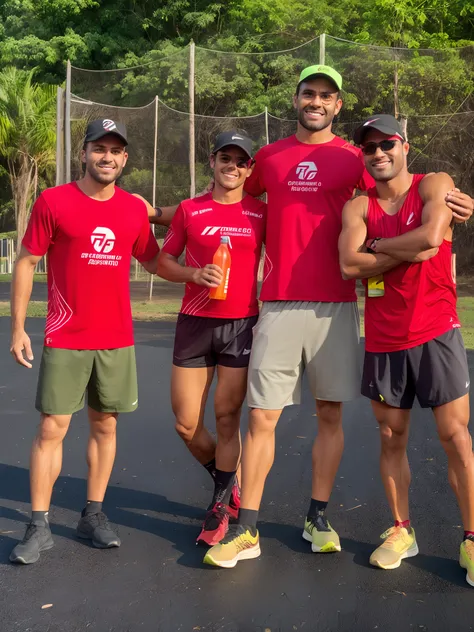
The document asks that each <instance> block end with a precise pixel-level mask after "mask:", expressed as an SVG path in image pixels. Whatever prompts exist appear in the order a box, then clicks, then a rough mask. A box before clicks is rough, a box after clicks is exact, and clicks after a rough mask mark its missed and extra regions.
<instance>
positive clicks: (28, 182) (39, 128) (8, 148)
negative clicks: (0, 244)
mask: <svg viewBox="0 0 474 632" xmlns="http://www.w3.org/2000/svg"><path fill="white" fill-rule="evenodd" d="M34 72H35V71H34V70H32V71H24V70H18V69H17V68H13V67H11V68H5V69H4V70H3V71H2V72H0V156H1V157H2V158H3V160H4V161H5V165H6V168H7V170H8V173H9V176H10V184H11V189H12V196H13V202H14V206H15V221H16V228H17V239H18V241H17V251H18V252H19V249H20V246H21V241H22V239H23V235H24V234H25V231H26V226H27V223H28V216H29V212H30V208H31V204H32V202H33V200H34V198H35V196H36V194H37V189H38V179H39V178H40V177H44V176H45V175H46V174H47V173H48V171H50V170H51V168H52V167H53V165H54V161H55V148H56V131H55V88H54V87H53V86H49V85H40V84H37V83H34V82H33V75H34Z"/></svg>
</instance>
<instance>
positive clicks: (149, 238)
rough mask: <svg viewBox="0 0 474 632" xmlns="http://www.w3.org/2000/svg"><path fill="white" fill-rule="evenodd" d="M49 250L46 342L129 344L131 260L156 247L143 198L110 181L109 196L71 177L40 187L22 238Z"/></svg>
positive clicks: (38, 251)
mask: <svg viewBox="0 0 474 632" xmlns="http://www.w3.org/2000/svg"><path fill="white" fill-rule="evenodd" d="M23 245H24V246H25V248H26V249H27V250H28V251H29V252H30V253H31V254H32V255H36V256H43V255H45V254H46V253H47V255H48V316H47V319H46V328H45V341H44V344H45V345H46V346H48V347H55V348H60V349H118V348H121V347H128V346H130V345H133V327H132V313H131V307H130V283H129V275H130V259H131V256H132V255H133V256H134V257H135V258H136V259H138V261H149V260H151V259H153V257H155V255H156V254H157V253H158V251H159V249H158V245H157V243H156V239H155V238H154V237H153V234H152V232H151V230H150V225H149V222H148V215H147V211H146V207H145V205H144V204H143V202H142V201H140V200H139V199H137V198H135V197H133V196H132V195H130V194H129V193H126V192H125V191H123V190H122V189H119V188H118V187H115V193H114V195H113V197H112V198H111V199H110V200H107V201H106V202H99V201H97V200H94V199H92V198H90V197H88V196H87V195H85V194H84V193H83V192H82V191H81V190H80V189H79V187H78V186H77V184H76V183H70V184H65V185H63V186H59V187H54V188H52V189H47V190H46V191H44V192H43V193H42V194H41V195H40V196H39V198H38V199H37V200H36V202H35V205H34V207H33V211H32V213H31V218H30V221H29V224H28V228H27V230H26V234H25V236H24V238H23Z"/></svg>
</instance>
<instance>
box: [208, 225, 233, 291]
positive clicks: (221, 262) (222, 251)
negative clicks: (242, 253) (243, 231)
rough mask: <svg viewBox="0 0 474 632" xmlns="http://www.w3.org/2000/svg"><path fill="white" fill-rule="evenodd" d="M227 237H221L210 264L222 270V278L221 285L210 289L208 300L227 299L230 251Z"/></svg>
mask: <svg viewBox="0 0 474 632" xmlns="http://www.w3.org/2000/svg"><path fill="white" fill-rule="evenodd" d="M229 243H230V239H229V237H221V243H220V245H219V248H218V249H217V250H216V252H215V254H214V257H213V259H212V263H213V264H214V265H216V266H219V268H220V269H221V270H222V274H223V278H222V281H221V284H220V285H219V286H217V287H213V288H211V291H210V292H209V298H214V299H216V300H218V301H225V299H226V298H227V289H228V287H229V274H230V261H231V259H230V250H229Z"/></svg>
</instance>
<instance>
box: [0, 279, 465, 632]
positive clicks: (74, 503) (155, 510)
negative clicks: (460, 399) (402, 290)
mask: <svg viewBox="0 0 474 632" xmlns="http://www.w3.org/2000/svg"><path fill="white" fill-rule="evenodd" d="M37 285H39V284H37ZM9 327H10V324H9V320H8V319H6V318H3V319H0V343H1V348H2V349H3V354H2V355H1V356H0V406H1V408H0V410H1V412H2V416H1V419H2V441H1V442H0V630H1V632H141V631H143V632H181V631H183V632H194V631H201V632H277V631H278V632H293V631H300V630H304V631H307V632H336V631H337V632H366V631H369V630H379V631H381V632H392V631H393V632H404V631H406V632H412V631H421V630H423V631H430V632H438V631H439V632H446V631H451V630H453V631H454V630H456V632H467V631H473V630H474V589H472V588H470V587H469V586H468V585H467V584H466V582H465V580H464V577H465V573H464V572H463V571H462V570H461V569H460V568H459V566H458V563H457V558H458V550H459V543H460V541H461V539H462V527H461V524H460V517H459V512H458V510H457V507H456V503H455V501H454V498H453V495H452V493H451V491H450V489H449V487H448V483H447V467H446V459H445V456H444V453H443V451H442V449H441V448H440V446H439V444H438V442H437V438H436V433H435V427H434V423H433V420H432V418H431V414H430V412H429V411H421V410H420V409H415V410H414V411H413V423H412V430H411V439H410V450H409V458H410V463H411V466H412V474H413V481H412V495H411V509H412V520H413V522H414V525H415V528H416V531H417V539H418V544H419V548H420V554H419V555H418V556H417V557H414V558H411V559H410V560H406V561H404V562H403V563H402V566H401V567H400V568H399V569H397V570H395V571H382V570H378V569H374V568H371V567H370V566H369V564H368V559H369V555H370V553H371V551H372V550H373V548H374V547H375V546H377V544H378V537H379V535H380V534H381V533H382V532H383V531H384V530H385V529H386V528H387V527H388V526H390V514H389V511H388V508H387V506H386V502H385V499H384V494H383V489H382V485H381V483H380V480H379V475H378V450H379V440H378V429H377V425H376V422H375V420H374V419H373V417H372V414H371V410H370V406H369V404H368V402H367V401H366V400H364V399H363V398H360V399H358V400H357V401H355V402H353V403H351V404H348V405H347V406H346V407H345V412H344V429H345V437H346V447H345V454H344V458H343V462H342V465H341V468H340V471H339V473H338V476H337V484H336V488H335V490H334V493H333V496H332V498H331V502H330V505H329V518H330V520H331V523H332V524H333V526H334V527H335V528H336V529H337V530H338V532H339V534H340V536H341V543H342V547H343V550H342V552H341V553H336V554H328V555H318V554H313V553H311V551H310V545H309V544H308V543H307V542H304V541H303V540H302V538H301V532H302V526H303V522H304V515H305V512H306V510H307V506H308V502H309V497H310V489H311V488H310V484H311V445H312V439H313V437H314V435H315V432H316V426H317V418H316V417H315V412H314V405H313V402H312V400H311V397H310V395H309V392H308V390H307V389H305V393H304V400H303V404H302V405H301V406H300V407H296V406H295V407H290V408H288V409H287V410H286V411H285V412H284V415H283V417H282V419H281V421H280V423H279V426H278V431H277V450H276V460H275V465H274V467H273V470H272V471H271V473H270V476H269V479H268V483H267V486H266V489H265V495H264V500H263V504H262V509H261V514H260V516H261V523H260V527H259V528H260V534H261V546H262V555H261V557H260V558H259V559H257V560H251V561H244V562H240V563H239V564H238V565H237V566H236V568H235V569H232V570H225V569H216V568H211V567H206V566H204V565H203V564H202V557H203V553H204V550H203V549H201V548H198V547H196V546H195V538H196V536H197V535H198V533H199V526H200V523H201V521H202V518H203V515H204V508H205V507H206V506H207V503H208V501H209V497H210V494H211V480H210V477H209V475H208V474H207V472H206V471H205V470H204V469H203V468H202V467H200V466H198V465H197V464H196V463H194V462H193V460H192V458H191V457H190V456H189V454H188V453H187V451H186V449H185V448H184V446H183V445H182V444H181V442H180V441H179V440H178V438H177V436H176V435H175V432H174V429H173V416H172V412H171V407H170V398H169V381H170V367H171V357H172V345H173V330H174V325H173V324H172V323H164V322H159V323H137V324H136V327H135V332H136V343H137V362H138V371H139V385H140V402H139V409H138V411H137V412H136V413H134V414H132V415H124V416H123V417H122V418H121V420H120V422H119V430H118V454H117V460H116V463H115V468H114V471H113V474H112V479H111V483H110V487H109V490H108V493H107V497H106V502H105V506H104V508H105V510H106V512H107V514H108V516H109V518H110V520H111V521H112V522H113V523H114V524H115V525H116V526H117V528H118V531H119V533H120V537H121V538H122V546H121V548H119V549H113V550H108V551H101V550H96V549H93V548H92V547H90V546H89V544H88V543H87V542H86V543H85V542H84V541H81V540H78V539H76V537H75V527H76V524H77V520H78V518H79V512H80V510H81V508H82V507H83V505H84V501H85V492H86V488H85V476H86V465H85V459H84V454H85V449H86V442H87V434H88V429H87V419H86V416H85V414H84V412H81V413H78V414H77V415H75V416H74V418H73V421H72V425H71V428H70V431H69V434H68V436H67V438H66V441H65V444H64V463H63V470H62V474H61V477H60V479H59V480H58V482H57V484H56V486H55V491H54V495H53V505H52V508H51V512H50V519H51V523H52V530H53V534H54V539H55V547H54V548H53V549H52V550H51V551H48V552H46V553H43V554H42V556H41V559H40V561H39V562H38V563H36V564H34V565H32V566H28V567H24V566H14V565H12V564H10V563H9V561H8V556H9V553H10V550H11V548H12V547H13V546H14V545H15V543H16V542H17V540H18V539H20V538H21V537H22V536H23V532H24V526H25V523H26V522H27V520H28V514H29V504H28V500H29V492H28V458H29V450H30V445H31V441H32V439H33V436H34V434H35V428H36V425H37V422H38V415H37V413H36V412H35V410H34V393H35V384H36V379H37V371H38V365H39V359H40V354H41V343H42V327H43V322H42V321H41V320H34V319H32V320H29V322H28V329H29V332H30V334H31V337H32V340H33V349H34V352H35V356H36V359H35V362H34V368H33V369H32V370H27V369H23V368H21V367H19V366H16V365H15V364H14V363H13V360H12V359H11V358H10V356H9V354H8V343H9ZM470 362H471V369H472V374H473V375H474V354H473V353H472V352H471V357H470ZM471 403H474V402H471ZM207 423H208V424H209V425H210V426H211V427H213V426H214V424H213V420H212V410H210V409H209V410H208V411H207ZM243 427H244V430H245V427H246V414H245V415H244V420H243ZM45 606H46V607H45Z"/></svg>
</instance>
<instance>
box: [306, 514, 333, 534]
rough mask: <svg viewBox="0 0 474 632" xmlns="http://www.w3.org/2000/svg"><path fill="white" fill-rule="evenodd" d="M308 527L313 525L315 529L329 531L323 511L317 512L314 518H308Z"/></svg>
mask: <svg viewBox="0 0 474 632" xmlns="http://www.w3.org/2000/svg"><path fill="white" fill-rule="evenodd" d="M309 525H310V527H314V528H315V529H316V531H330V530H331V529H330V527H329V522H328V519H327V518H326V516H325V515H324V514H323V513H319V514H318V515H317V516H316V518H310V520H309Z"/></svg>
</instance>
